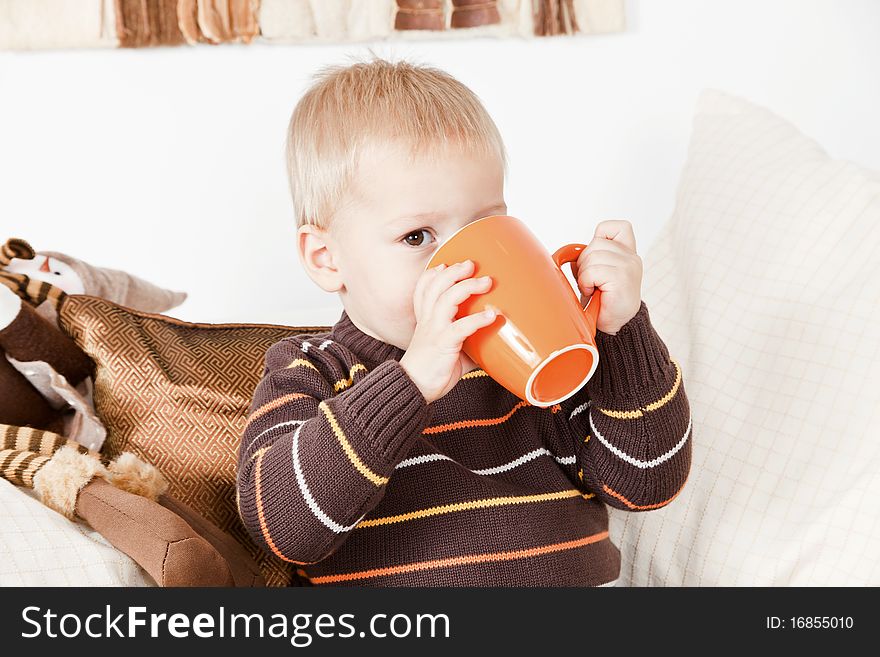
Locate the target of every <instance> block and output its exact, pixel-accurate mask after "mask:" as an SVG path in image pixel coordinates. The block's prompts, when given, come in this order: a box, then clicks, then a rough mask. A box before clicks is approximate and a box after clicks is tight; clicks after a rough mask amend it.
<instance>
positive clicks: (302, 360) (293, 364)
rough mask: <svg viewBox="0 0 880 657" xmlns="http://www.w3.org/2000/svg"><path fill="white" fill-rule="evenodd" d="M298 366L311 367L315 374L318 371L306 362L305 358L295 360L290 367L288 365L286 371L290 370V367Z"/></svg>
mask: <svg viewBox="0 0 880 657" xmlns="http://www.w3.org/2000/svg"><path fill="white" fill-rule="evenodd" d="M300 365H302V366H304V367H311V368H312V369H313V370H315V371H316V372H317V371H318V368H317V367H315V366H314V365H312V363H310V362H309V361H307V360H306V359H305V358H297V359H296V360H294V361H293V362H292V363H291V364H290V365H288V366H287V368H286V369H290V368H291V367H299V366H300Z"/></svg>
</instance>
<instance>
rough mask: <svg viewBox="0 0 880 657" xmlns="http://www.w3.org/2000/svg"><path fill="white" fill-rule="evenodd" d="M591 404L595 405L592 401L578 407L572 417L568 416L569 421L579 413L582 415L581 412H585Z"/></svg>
mask: <svg viewBox="0 0 880 657" xmlns="http://www.w3.org/2000/svg"><path fill="white" fill-rule="evenodd" d="M591 403H593V402H592V400H590V401H588V402H586V403H585V404H581V405H580V406H578V407H577V408H576V409H574V410H573V411H572V412H571V415H569V416H568V419H569V420H570V419H571V418H573V417H574V416H575V415H577V414H578V413H580V412H581V411H582V410H584V409H585V408H589V407H590V404H591Z"/></svg>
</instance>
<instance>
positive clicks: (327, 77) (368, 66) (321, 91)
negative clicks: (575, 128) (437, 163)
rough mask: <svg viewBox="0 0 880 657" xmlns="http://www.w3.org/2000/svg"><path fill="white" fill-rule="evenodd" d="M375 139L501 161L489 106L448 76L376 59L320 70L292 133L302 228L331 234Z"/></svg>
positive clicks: (293, 182)
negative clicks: (367, 147)
mask: <svg viewBox="0 0 880 657" xmlns="http://www.w3.org/2000/svg"><path fill="white" fill-rule="evenodd" d="M371 139H393V140H398V139H399V140H402V141H403V142H404V143H405V144H408V145H410V146H411V147H412V153H413V155H415V154H417V153H425V152H426V151H427V150H428V148H429V147H436V146H442V147H445V146H449V145H453V146H455V147H457V148H460V149H463V150H464V152H467V153H469V154H479V155H487V156H491V155H496V156H497V157H498V158H499V159H500V161H501V164H502V167H504V168H505V170H506V167H507V155H506V153H505V149H504V144H503V142H502V140H501V134H500V133H499V132H498V128H497V126H496V125H495V123H494V121H492V118H491V117H490V116H489V113H488V112H487V111H486V108H485V107H483V104H482V103H481V102H480V100H479V99H478V98H477V96H476V95H475V94H474V92H472V91H471V90H470V89H468V88H467V87H466V86H465V85H464V84H462V83H461V82H459V81H458V80H456V79H455V78H453V77H452V76H451V75H449V74H448V73H446V72H444V71H441V70H439V69H436V68H432V67H429V66H422V65H416V64H412V63H410V62H405V61H401V62H396V63H392V62H389V61H387V60H384V59H380V58H374V59H373V60H371V61H368V62H360V63H356V64H352V65H349V66H331V67H328V68H325V69H322V70H321V71H320V72H319V73H318V74H317V75H316V76H315V82H314V84H313V85H312V86H311V87H310V88H309V89H308V90H307V91H306V93H305V95H304V96H303V97H302V98H301V99H300V101H299V102H298V103H297V105H296V107H295V108H294V110H293V114H292V115H291V117H290V124H289V126H288V130H287V172H288V176H289V178H290V192H291V195H292V197H293V206H294V213H295V215H296V224H297V227H299V226H302V225H304V224H312V225H316V226H319V227H321V228H328V227H329V226H330V223H331V218H332V216H333V213H334V211H335V209H336V204H337V203H338V201H339V200H340V198H341V197H342V195H343V194H344V192H345V190H346V187H347V186H348V184H349V183H350V182H351V178H352V176H353V175H354V172H355V168H356V166H357V163H358V157H359V154H360V152H361V151H362V149H363V147H364V145H365V144H366V143H367V142H368V141H369V140H371Z"/></svg>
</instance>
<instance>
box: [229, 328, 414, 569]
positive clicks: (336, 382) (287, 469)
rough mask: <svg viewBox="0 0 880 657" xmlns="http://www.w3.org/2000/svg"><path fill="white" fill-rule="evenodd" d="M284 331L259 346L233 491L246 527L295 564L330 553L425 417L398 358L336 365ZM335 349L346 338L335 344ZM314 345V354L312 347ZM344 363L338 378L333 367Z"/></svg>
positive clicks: (368, 505)
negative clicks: (261, 366)
mask: <svg viewBox="0 0 880 657" xmlns="http://www.w3.org/2000/svg"><path fill="white" fill-rule="evenodd" d="M303 342H304V340H303V338H300V337H289V338H285V339H284V340H282V341H281V342H278V343H276V344H274V345H273V346H272V347H271V348H270V349H269V350H268V351H267V353H266V367H265V370H264V374H263V378H262V380H261V381H260V383H259V384H258V386H257V388H256V391H255V392H254V397H253V401H252V404H251V411H250V414H249V417H248V422H247V424H246V426H245V429H244V432H243V435H242V443H241V447H240V451H239V456H238V472H237V486H236V497H237V500H238V508H239V514H240V516H241V519H242V521H243V523H244V525H245V527H246V528H247V530H248V532H249V533H250V535H251V536H252V537H253V538H254V539H255V540H256V541H257V542H258V544H260V545H263V546H264V547H265V548H266V549H267V550H269V551H271V552H272V553H274V554H275V555H277V556H279V557H280V558H282V559H284V560H285V561H288V562H292V563H297V564H309V563H315V562H317V561H320V560H322V559H324V558H326V557H327V556H329V555H330V554H332V553H333V552H334V551H335V550H336V549H337V548H338V547H339V546H340V545H341V544H342V543H343V542H344V541H345V539H346V538H347V537H348V534H349V532H350V531H351V530H352V529H354V527H355V526H356V525H357V524H358V522H359V521H360V520H361V519H362V518H363V517H364V516H365V515H366V514H367V513H368V512H369V511H370V510H371V509H373V508H374V507H375V506H376V505H377V504H378V503H379V501H380V500H381V499H382V497H383V496H384V494H385V488H386V485H387V483H388V480H389V477H390V476H391V474H392V472H393V471H394V468H395V466H396V465H397V464H398V463H399V462H400V461H401V460H403V459H404V458H405V457H406V455H407V453H408V452H409V450H410V448H411V446H412V444H413V443H414V442H415V441H416V440H417V439H418V438H419V436H420V435H421V433H422V429H424V428H425V426H427V423H428V421H429V419H430V410H429V407H428V405H427V402H426V401H425V398H424V396H422V393H421V392H420V391H419V389H418V388H417V387H416V385H415V383H414V382H413V381H412V379H410V378H409V376H408V375H407V373H406V371H405V370H404V369H403V368H402V367H401V365H400V363H399V362H398V361H395V360H388V361H385V362H383V363H381V364H380V365H378V366H376V367H375V368H374V369H373V370H372V371H367V370H366V367H365V366H364V365H363V364H361V363H358V362H357V360H356V359H355V358H354V357H353V356H351V358H350V359H349V360H350V361H351V362H347V363H345V364H344V365H342V366H340V364H339V362H338V361H337V363H336V366H335V368H334V367H333V366H332V365H330V364H329V363H328V361H327V359H328V358H331V356H330V355H329V354H328V353H327V352H324V351H322V350H318V349H312V350H311V351H308V353H307V352H306V350H305V349H303V348H302V345H303ZM333 349H335V350H341V349H344V347H342V346H340V345H337V344H335V343H334V345H333ZM313 354H315V355H314V356H313ZM343 369H348V373H347V374H348V378H346V376H345V375H343V376H340V377H339V378H338V379H337V378H336V374H335V373H334V371H335V372H341V371H342V370H343Z"/></svg>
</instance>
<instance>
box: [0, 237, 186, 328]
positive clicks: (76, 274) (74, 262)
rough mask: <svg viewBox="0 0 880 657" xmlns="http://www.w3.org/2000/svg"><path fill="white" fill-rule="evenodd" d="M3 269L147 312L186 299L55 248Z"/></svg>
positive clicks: (161, 310) (178, 294)
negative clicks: (57, 250) (59, 251)
mask: <svg viewBox="0 0 880 657" xmlns="http://www.w3.org/2000/svg"><path fill="white" fill-rule="evenodd" d="M22 255H25V256H27V255H28V254H22ZM5 269H6V271H7V272H10V273H12V274H23V275H25V276H27V277H29V278H30V279H31V280H38V281H44V282H46V283H49V284H50V285H54V286H55V287H57V288H60V289H61V290H64V292H66V293H67V294H88V295H91V296H95V297H101V298H102V299H107V300H109V301H112V302H113V303H118V304H119V305H121V306H127V307H129V308H134V309H135V310H142V311H144V312H148V313H162V312H165V311H167V310H170V309H172V308H176V307H177V306H179V305H180V304H182V303H183V302H184V300H185V299H186V293H185V292H172V291H171V290H165V289H162V288H160V287H158V286H156V285H153V284H152V283H149V282H147V281H145V280H143V279H141V278H138V277H137V276H134V275H132V274H129V273H128V272H124V271H120V270H118V269H107V268H104V267H96V266H94V265H90V264H88V263H86V262H83V261H82V260H79V259H77V258H74V257H73V256H69V255H67V254H64V253H58V252H55V251H38V252H36V253H35V254H34V256H33V257H32V258H27V257H16V258H12V259H11V260H10V261H9V263H8V264H7V265H6V267H5Z"/></svg>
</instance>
